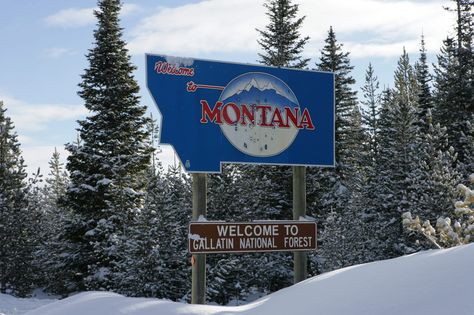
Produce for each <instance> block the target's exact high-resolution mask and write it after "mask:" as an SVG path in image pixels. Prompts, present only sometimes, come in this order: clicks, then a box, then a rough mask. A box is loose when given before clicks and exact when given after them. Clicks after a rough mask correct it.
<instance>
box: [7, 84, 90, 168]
mask: <svg viewBox="0 0 474 315" xmlns="http://www.w3.org/2000/svg"><path fill="white" fill-rule="evenodd" d="M0 100H2V101H3V102H4V108H6V109H7V112H6V115H7V116H8V117H10V118H11V119H12V121H13V124H14V126H15V132H16V133H17V134H18V141H19V143H20V144H21V151H22V156H23V158H24V160H25V164H26V166H27V168H26V170H27V173H28V175H31V174H32V173H34V172H36V170H37V169H38V167H39V168H41V173H42V174H43V175H47V174H48V172H49V165H48V162H49V160H50V159H51V156H52V154H53V152H54V148H55V147H56V148H57V150H58V152H59V153H60V156H61V160H62V161H63V162H64V161H65V159H66V157H67V155H68V153H67V151H65V150H64V143H65V142H67V140H64V141H62V140H60V138H61V136H59V137H54V135H55V134H59V135H60V134H62V132H63V130H62V129H61V128H60V127H59V128H58V126H54V125H55V124H56V123H60V122H62V121H74V120H76V119H79V118H81V117H83V116H85V115H86V114H87V110H86V109H85V108H84V107H83V106H78V105H60V104H31V103H27V102H24V101H21V100H19V99H16V98H14V97H11V96H8V95H6V94H5V93H2V92H1V91H0ZM42 130H47V133H48V134H49V136H53V137H52V138H55V140H54V142H53V141H51V140H50V139H39V138H38V136H37V135H36V134H35V133H36V132H39V131H42ZM58 138H59V139H58ZM41 142H49V143H51V142H53V144H50V145H43V144H40V143H41Z"/></svg>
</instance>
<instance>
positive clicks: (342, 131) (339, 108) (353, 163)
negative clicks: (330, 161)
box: [310, 27, 375, 273]
mask: <svg viewBox="0 0 474 315" xmlns="http://www.w3.org/2000/svg"><path fill="white" fill-rule="evenodd" d="M316 66H317V68H318V70H322V71H331V72H334V75H335V107H336V108H335V112H336V117H335V119H336V122H335V133H336V134H335V146H336V149H335V153H336V168H335V169H334V170H333V169H325V170H311V171H310V178H311V179H310V180H311V181H312V182H313V183H316V182H317V183H318V184H319V187H317V186H316V185H315V186H316V187H317V188H316V191H318V192H317V193H312V192H311V193H310V194H311V195H310V196H311V197H310V198H311V199H312V200H313V202H312V203H311V207H312V208H314V209H317V213H315V214H314V216H315V217H317V218H318V219H319V220H321V222H322V224H321V226H320V231H321V233H324V239H325V240H326V241H325V240H324V239H321V245H320V246H319V248H320V250H318V252H317V253H316V254H315V255H313V257H312V261H313V266H314V268H317V269H318V270H313V273H316V272H317V271H323V270H332V269H334V268H337V267H341V266H347V265H351V264H354V263H358V262H360V259H359V258H358V257H360V255H361V254H362V252H361V250H362V247H363V246H365V245H363V243H365V237H366V235H365V232H363V231H362V230H361V228H362V227H363V225H361V224H359V223H358V222H362V221H360V219H361V217H356V216H355V214H356V213H358V212H359V211H358V210H360V209H362V208H360V204H363V202H357V200H356V199H359V198H362V194H361V193H362V189H363V187H364V186H365V185H366V181H367V178H366V171H367V170H366V168H365V167H364V166H363V163H365V160H367V159H370V157H369V155H368V154H366V152H365V151H368V150H369V148H368V146H369V144H370V138H367V136H366V134H365V133H364V130H363V125H362V124H363V121H364V120H365V119H367V118H368V116H367V113H365V118H364V116H363V114H362V113H361V111H360V109H359V107H358V106H357V99H356V95H357V92H356V91H355V90H353V85H354V83H355V80H354V78H353V77H352V76H351V74H350V73H351V71H352V69H353V67H352V66H351V65H350V59H349V52H344V51H343V45H342V44H340V43H338V41H337V39H336V34H335V32H334V30H333V28H332V27H331V28H330V29H329V31H328V36H327V38H326V39H325V45H324V47H323V49H322V50H321V57H320V61H319V63H317V65H316ZM371 75H373V73H372V74H371ZM371 80H372V81H373V82H372V84H375V79H374V78H372V79H371ZM372 89H373V91H371V92H369V91H368V93H372V94H373V96H374V97H375V94H374V93H375V86H372ZM373 101H374V102H375V98H374V99H373ZM313 185H314V184H313ZM364 212H365V211H364ZM361 214H362V213H361ZM341 222H344V224H339V223H341ZM349 222H350V224H347V223H349ZM347 239H353V240H354V244H353V246H347V242H345V241H344V240H347ZM333 241H334V242H333ZM356 243H357V245H356ZM337 257H345V259H343V260H341V259H338V258H337Z"/></svg>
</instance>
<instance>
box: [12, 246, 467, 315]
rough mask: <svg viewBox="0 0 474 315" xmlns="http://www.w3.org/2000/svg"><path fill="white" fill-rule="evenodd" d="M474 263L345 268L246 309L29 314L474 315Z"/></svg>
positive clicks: (78, 306) (107, 307)
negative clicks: (473, 265) (473, 268)
mask: <svg viewBox="0 0 474 315" xmlns="http://www.w3.org/2000/svg"><path fill="white" fill-rule="evenodd" d="M473 262H474V244H472V245H466V246H460V247H455V248H451V249H445V250H434V251H427V252H423V253H418V254H413V255H410V256H405V257H400V258H396V259H391V260H386V261H381V262H376V263H371V264H365V265H358V266H354V267H349V268H344V269H341V270H337V271H334V272H330V273H326V274H323V275H320V276H317V277H314V278H311V279H308V280H306V281H304V282H301V283H299V284H297V285H294V286H292V287H289V288H286V289H283V290H280V291H278V292H276V293H274V294H271V295H268V296H266V297H264V298H262V299H260V300H257V301H255V302H253V303H250V304H247V305H243V306H233V307H225V306H208V305H188V304H182V303H174V302H169V301H163V300H158V299H145V298H126V297H123V296H121V295H118V294H114V293H108V292H87V293H82V294H78V295H76V296H73V297H70V298H68V299H64V300H61V301H57V302H54V303H51V304H48V305H46V306H43V307H40V308H39V309H37V310H33V311H31V312H28V313H26V314H27V315H84V314H87V315H109V314H110V315H116V314H126V315H156V314H166V315H178V314H179V315H185V314H188V315H203V314H210V315H223V314H226V315H232V314H234V315H243V314H245V315H275V314H291V315H299V314H324V315H347V314H352V315H370V314H383V315H399V314H430V315H437V314H456V315H471V314H474V286H473V285H472V283H473V280H474V275H473V273H472V263H473ZM26 314H25V315H26ZM8 315H10V314H8Z"/></svg>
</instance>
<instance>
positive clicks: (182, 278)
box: [158, 167, 192, 301]
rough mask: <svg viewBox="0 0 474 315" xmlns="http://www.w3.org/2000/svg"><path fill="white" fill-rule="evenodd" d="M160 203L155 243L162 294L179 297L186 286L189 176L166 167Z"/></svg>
mask: <svg viewBox="0 0 474 315" xmlns="http://www.w3.org/2000/svg"><path fill="white" fill-rule="evenodd" d="M163 205H164V207H163V208H162V209H160V213H159V214H158V216H159V224H160V228H159V231H158V244H159V247H160V249H161V250H160V258H161V259H162V260H163V266H162V267H161V272H162V275H163V278H162V279H161V284H162V286H163V287H164V288H165V290H166V291H165V297H166V298H168V299H171V300H174V301H177V300H181V299H183V298H184V297H185V296H186V294H187V293H188V291H189V290H190V281H189V279H190V277H191V266H190V264H189V261H190V259H191V257H190V255H189V253H188V223H189V222H190V221H191V213H192V204H191V183H190V178H189V177H187V176H185V175H184V174H183V173H182V172H181V168H180V167H169V169H168V171H167V174H166V182H165V186H164V200H163Z"/></svg>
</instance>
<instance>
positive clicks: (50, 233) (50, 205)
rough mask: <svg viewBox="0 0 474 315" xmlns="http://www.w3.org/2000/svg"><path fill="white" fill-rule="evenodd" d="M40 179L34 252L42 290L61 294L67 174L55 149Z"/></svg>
mask: <svg viewBox="0 0 474 315" xmlns="http://www.w3.org/2000/svg"><path fill="white" fill-rule="evenodd" d="M44 181H45V184H44V186H43V187H41V189H40V192H41V196H42V202H41V204H40V205H39V206H40V211H41V232H40V235H41V237H40V238H41V246H40V247H39V249H38V251H37V253H36V256H37V262H38V264H40V266H41V268H40V269H41V270H42V272H43V274H44V275H43V278H44V281H45V283H44V287H45V288H46V290H48V291H50V292H54V293H59V294H65V292H67V289H66V288H65V283H64V279H65V278H66V276H65V275H66V274H67V271H66V270H65V268H64V265H63V261H62V258H61V257H62V254H63V250H64V247H63V245H64V244H63V241H62V240H61V234H62V232H63V229H64V226H65V222H66V221H67V219H68V216H69V215H70V213H69V211H67V209H66V208H64V207H63V206H62V205H61V203H62V200H63V199H64V197H65V194H66V189H67V186H68V183H69V176H68V174H67V172H66V171H65V169H64V164H63V163H61V160H60V154H59V152H58V151H57V149H56V148H55V149H54V152H53V155H52V157H51V159H50V160H49V173H48V176H47V177H46V178H45V180H44Z"/></svg>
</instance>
